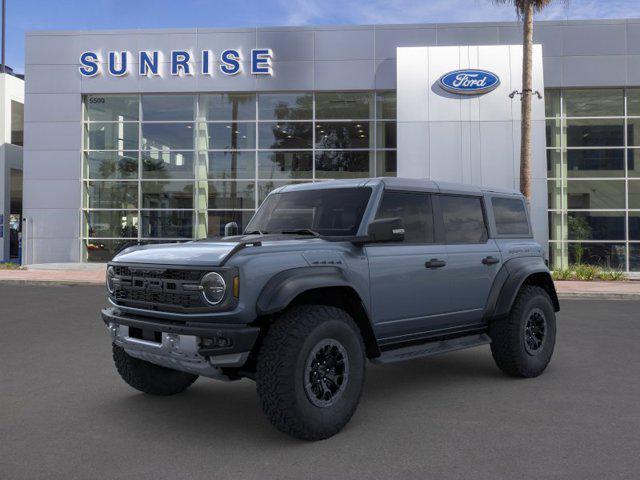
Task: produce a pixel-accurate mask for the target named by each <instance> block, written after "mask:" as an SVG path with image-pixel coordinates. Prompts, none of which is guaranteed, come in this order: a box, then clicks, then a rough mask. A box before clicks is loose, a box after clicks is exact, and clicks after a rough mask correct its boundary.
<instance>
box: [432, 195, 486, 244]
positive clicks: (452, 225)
mask: <svg viewBox="0 0 640 480" xmlns="http://www.w3.org/2000/svg"><path fill="white" fill-rule="evenodd" d="M440 205H441V207H442V219H443V221H444V234H445V240H446V242H447V243H485V242H486V241H487V238H488V235H487V227H486V225H485V223H484V215H483V213H482V202H481V201H480V198H478V197H460V196H452V195H442V196H441V197H440Z"/></svg>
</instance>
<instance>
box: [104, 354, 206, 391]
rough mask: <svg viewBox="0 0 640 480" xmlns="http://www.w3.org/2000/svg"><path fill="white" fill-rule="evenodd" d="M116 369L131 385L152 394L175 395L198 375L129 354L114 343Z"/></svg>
mask: <svg viewBox="0 0 640 480" xmlns="http://www.w3.org/2000/svg"><path fill="white" fill-rule="evenodd" d="M113 361H114V362H115V364H116V369H117V370H118V373H119V374H120V376H121V377H122V379H123V380H124V381H125V382H127V383H128V384H129V385H130V386H132V387H133V388H135V389H136V390H140V391H141V392H144V393H148V394H150V395H175V394H176V393H180V392H182V391H184V390H186V389H187V388H188V387H189V386H191V384H192V383H193V382H195V381H196V380H197V379H198V376H197V375H192V374H191V373H185V372H179V371H177V370H172V369H170V368H165V367H161V366H160V365H155V364H153V363H149V362H145V361H144V360H140V359H138V358H134V357H132V356H130V355H127V352H125V351H124V348H122V347H119V346H118V345H113Z"/></svg>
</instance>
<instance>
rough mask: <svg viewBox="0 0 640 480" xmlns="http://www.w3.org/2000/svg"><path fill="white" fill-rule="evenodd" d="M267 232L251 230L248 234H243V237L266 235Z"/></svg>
mask: <svg viewBox="0 0 640 480" xmlns="http://www.w3.org/2000/svg"><path fill="white" fill-rule="evenodd" d="M266 234H267V232H263V231H261V230H251V231H250V232H244V233H243V235H266Z"/></svg>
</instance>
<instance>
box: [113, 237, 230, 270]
mask: <svg viewBox="0 0 640 480" xmlns="http://www.w3.org/2000/svg"><path fill="white" fill-rule="evenodd" d="M238 243H239V242H189V243H170V244H160V245H142V246H136V247H130V248H127V249H126V250H123V251H122V253H120V254H118V255H116V256H115V257H114V259H113V261H114V262H122V263H150V264H162V265H194V266H217V265H220V263H221V262H222V260H223V259H224V258H225V257H226V256H227V255H228V254H229V253H230V252H231V250H233V248H234V247H235V246H236V245H238Z"/></svg>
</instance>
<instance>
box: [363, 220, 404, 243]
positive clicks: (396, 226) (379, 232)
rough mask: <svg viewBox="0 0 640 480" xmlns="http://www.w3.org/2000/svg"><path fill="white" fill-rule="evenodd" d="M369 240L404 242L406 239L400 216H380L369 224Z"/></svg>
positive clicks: (376, 241) (375, 241) (374, 241)
mask: <svg viewBox="0 0 640 480" xmlns="http://www.w3.org/2000/svg"><path fill="white" fill-rule="evenodd" d="M367 236H368V237H369V242H373V243H382V242H402V241H404V227H403V226H402V220H400V219H399V218H397V217H396V218H379V219H377V220H374V221H373V222H371V223H370V224H369V228H368V229H367Z"/></svg>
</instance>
